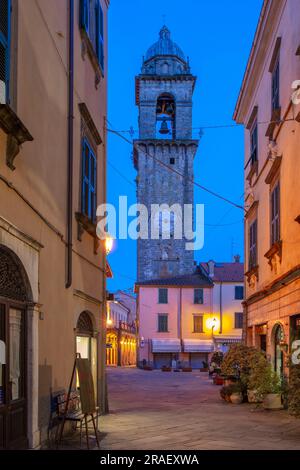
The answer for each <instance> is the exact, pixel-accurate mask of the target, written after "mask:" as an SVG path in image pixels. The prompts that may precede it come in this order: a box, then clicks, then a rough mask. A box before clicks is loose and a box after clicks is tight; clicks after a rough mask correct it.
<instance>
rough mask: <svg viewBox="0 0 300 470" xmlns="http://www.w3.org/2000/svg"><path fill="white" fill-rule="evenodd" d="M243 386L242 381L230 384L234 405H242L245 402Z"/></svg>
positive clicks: (231, 399) (231, 398)
mask: <svg viewBox="0 0 300 470" xmlns="http://www.w3.org/2000/svg"><path fill="white" fill-rule="evenodd" d="M243 400H244V397H243V388H242V384H241V383H240V382H236V383H235V384H232V385H230V401H231V403H232V404H233V405H240V404H241V403H243Z"/></svg>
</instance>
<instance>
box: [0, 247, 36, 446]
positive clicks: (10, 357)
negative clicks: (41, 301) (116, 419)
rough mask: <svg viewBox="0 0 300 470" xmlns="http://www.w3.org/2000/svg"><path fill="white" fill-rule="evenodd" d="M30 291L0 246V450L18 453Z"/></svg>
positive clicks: (22, 442) (24, 410)
mask: <svg viewBox="0 0 300 470" xmlns="http://www.w3.org/2000/svg"><path fill="white" fill-rule="evenodd" d="M29 304H32V291H31V288H30V283H29V280H28V276H27V274H26V271H25V269H24V267H23V264H22V263H21V261H20V260H19V258H18V257H17V256H16V254H15V253H14V252H13V251H12V250H10V249H9V248H7V247H6V246H4V245H0V341H1V345H2V354H1V356H2V359H1V361H2V363H1V364H0V405H1V406H0V420H1V422H2V425H1V427H0V448H4V449H20V448H26V447H28V445H29V440H28V427H27V422H28V409H29V407H28V403H29V400H28V398H29V397H28V383H29V380H28V349H27V337H28V323H29V321H28V306H29Z"/></svg>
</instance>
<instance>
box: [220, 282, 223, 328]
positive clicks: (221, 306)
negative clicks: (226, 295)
mask: <svg viewBox="0 0 300 470" xmlns="http://www.w3.org/2000/svg"><path fill="white" fill-rule="evenodd" d="M222 333H223V282H221V284H220V335H221V334H222Z"/></svg>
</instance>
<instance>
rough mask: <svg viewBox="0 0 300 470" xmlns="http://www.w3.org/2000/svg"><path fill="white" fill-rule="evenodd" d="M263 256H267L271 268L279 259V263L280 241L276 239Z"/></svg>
mask: <svg viewBox="0 0 300 470" xmlns="http://www.w3.org/2000/svg"><path fill="white" fill-rule="evenodd" d="M265 258H267V260H268V262H269V265H270V266H271V269H272V271H273V269H274V268H275V265H276V264H277V262H278V261H279V263H281V261H282V241H281V240H280V241H278V242H276V243H274V244H273V245H272V246H271V248H270V249H269V251H267V253H266V254H265Z"/></svg>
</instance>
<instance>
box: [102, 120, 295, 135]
mask: <svg viewBox="0 0 300 470" xmlns="http://www.w3.org/2000/svg"><path fill="white" fill-rule="evenodd" d="M295 120H296V119H295V117H293V118H288V119H279V120H276V121H270V120H268V121H258V122H257V125H258V126H261V125H266V124H268V125H269V124H272V123H274V124H282V123H284V122H293V121H295ZM242 127H244V124H239V123H235V124H214V125H205V126H199V127H180V128H176V131H177V132H178V131H201V130H211V129H213V130H214V129H239V128H242ZM107 130H108V129H107ZM143 130H146V131H147V130H149V131H150V130H151V131H152V130H153V127H143ZM116 132H119V133H120V134H131V135H132V134H133V133H138V132H139V131H138V130H137V129H133V128H130V129H126V130H116Z"/></svg>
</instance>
